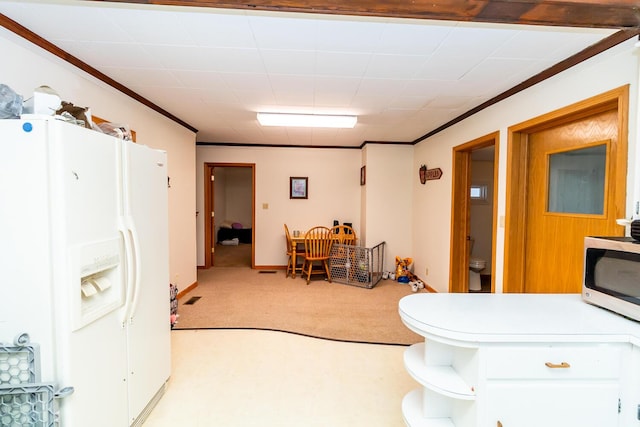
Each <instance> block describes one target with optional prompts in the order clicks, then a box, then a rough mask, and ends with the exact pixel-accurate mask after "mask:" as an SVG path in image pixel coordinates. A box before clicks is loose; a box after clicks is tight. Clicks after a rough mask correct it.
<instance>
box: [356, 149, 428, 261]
mask: <svg viewBox="0 0 640 427" xmlns="http://www.w3.org/2000/svg"><path fill="white" fill-rule="evenodd" d="M364 161H365V165H366V185H365V186H364V188H363V193H364V197H365V203H364V206H365V212H364V213H363V216H364V217H365V218H366V227H365V228H364V232H363V233H362V234H363V239H362V240H363V245H364V246H366V247H369V248H370V247H373V246H374V245H377V244H378V243H380V242H385V263H384V270H386V271H393V270H394V269H395V257H396V256H399V257H401V258H407V257H413V256H414V254H413V252H412V251H413V249H412V242H413V238H414V235H413V233H412V232H411V223H412V218H413V216H414V215H415V214H416V212H414V209H413V198H412V194H413V185H414V184H415V183H416V182H418V181H419V176H418V170H417V169H416V170H415V171H414V170H413V169H412V165H413V146H412V145H386V144H368V145H367V146H366V148H365V155H364Z"/></svg>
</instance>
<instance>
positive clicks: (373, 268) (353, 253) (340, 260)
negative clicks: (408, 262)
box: [329, 242, 385, 289]
mask: <svg viewBox="0 0 640 427" xmlns="http://www.w3.org/2000/svg"><path fill="white" fill-rule="evenodd" d="M384 246H385V242H382V243H379V244H377V245H375V246H374V247H372V248H365V247H362V246H354V245H343V244H339V243H334V244H333V246H332V247H331V255H330V257H329V269H330V271H331V281H333V282H337V283H343V284H345V285H353V286H359V287H362V288H368V289H371V288H373V287H374V286H375V285H376V284H377V283H378V282H379V281H380V280H381V279H382V270H383V266H384Z"/></svg>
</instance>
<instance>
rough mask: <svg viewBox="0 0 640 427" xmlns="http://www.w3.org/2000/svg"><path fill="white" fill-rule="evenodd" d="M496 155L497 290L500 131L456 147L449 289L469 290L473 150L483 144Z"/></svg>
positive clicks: (493, 244) (493, 243)
mask: <svg viewBox="0 0 640 427" xmlns="http://www.w3.org/2000/svg"><path fill="white" fill-rule="evenodd" d="M491 146H493V147H494V148H495V150H494V153H495V154H494V159H493V190H492V191H493V201H492V202H493V209H492V210H493V215H492V217H493V218H492V224H491V227H492V229H491V253H492V255H491V257H492V259H493V262H492V263H491V292H492V293H493V292H495V276H496V275H495V268H496V267H495V266H496V263H495V259H496V223H497V222H496V221H497V211H498V210H497V207H498V191H497V185H498V165H499V162H498V152H499V148H500V132H493V133H490V134H488V135H484V136H481V137H480V138H477V139H474V140H473V141H469V142H467V143H464V144H462V145H458V146H456V147H453V167H452V170H453V174H452V176H453V177H452V183H451V240H450V245H449V248H450V251H449V292H457V293H464V292H469V274H468V272H469V229H470V217H469V211H470V207H471V196H470V194H469V190H470V188H471V153H472V152H473V151H475V150H479V149H481V148H486V147H491Z"/></svg>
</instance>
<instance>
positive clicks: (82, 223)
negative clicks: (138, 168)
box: [49, 121, 127, 427]
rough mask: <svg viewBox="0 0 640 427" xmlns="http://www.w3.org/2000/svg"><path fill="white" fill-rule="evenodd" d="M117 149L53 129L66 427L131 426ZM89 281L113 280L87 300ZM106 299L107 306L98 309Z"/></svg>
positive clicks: (58, 125)
mask: <svg viewBox="0 0 640 427" xmlns="http://www.w3.org/2000/svg"><path fill="white" fill-rule="evenodd" d="M118 145H119V142H118V140H116V139H115V138H113V137H110V136H107V135H103V134H100V133H98V132H95V131H91V130H88V129H84V128H82V127H79V126H76V125H71V124H68V123H62V122H59V121H51V122H50V124H49V148H50V156H51V172H50V203H51V205H52V207H51V212H52V221H51V224H52V236H53V237H52V241H53V242H55V243H54V249H53V253H54V255H53V259H54V298H55V305H54V307H55V319H56V323H55V325H56V327H55V331H56V332H55V334H56V341H57V346H56V359H57V366H58V368H59V375H58V378H57V380H58V382H59V383H60V384H61V385H65V386H73V387H74V388H75V392H74V393H73V394H72V395H71V396H69V397H67V398H65V399H63V400H62V403H61V420H62V425H64V426H65V427H76V426H77V427H84V426H88V425H91V426H120V425H125V424H126V421H127V418H126V417H127V396H126V373H127V369H126V368H127V360H126V333H125V329H124V327H123V325H122V322H121V319H120V318H119V316H118V314H119V310H118V308H119V307H121V306H122V301H123V287H122V272H121V263H122V261H121V256H120V252H121V251H122V238H121V236H120V233H119V231H118V205H119V198H118V196H119V191H118V181H119V180H118V173H119V171H118V162H117V158H118V149H117V147H118ZM89 278H92V279H91V280H93V279H96V280H97V279H99V278H102V279H104V278H108V285H109V286H108V287H105V286H106V285H105V284H104V280H103V281H102V283H103V284H102V285H99V283H96V284H95V285H94V284H90V285H91V286H94V287H95V290H96V294H93V295H90V293H87V292H86V288H84V289H83V283H84V284H86V283H85V282H86V280H89ZM99 287H103V288H104V289H103V291H100V289H99ZM101 293H104V295H105V296H106V298H104V299H102V300H96V301H93V299H94V298H96V297H97V296H98V294H101ZM100 305H104V309H99V306H100ZM78 310H80V311H82V312H83V313H84V316H83V315H80V317H78ZM78 319H80V320H81V321H80V323H78ZM82 319H84V320H82Z"/></svg>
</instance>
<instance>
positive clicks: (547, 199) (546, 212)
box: [524, 109, 624, 293]
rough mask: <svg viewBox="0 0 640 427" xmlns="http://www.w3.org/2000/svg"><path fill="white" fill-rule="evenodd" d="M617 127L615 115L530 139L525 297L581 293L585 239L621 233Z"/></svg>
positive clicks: (610, 113) (602, 115)
mask: <svg viewBox="0 0 640 427" xmlns="http://www.w3.org/2000/svg"><path fill="white" fill-rule="evenodd" d="M617 122H618V120H617V110H615V109H614V110H608V111H604V112H600V113H597V114H595V115H591V116H588V117H585V118H582V119H578V120H575V121H572V122H570V123H566V124H562V125H559V126H555V127H552V128H550V129H545V130H541V131H538V132H534V133H531V134H530V135H529V152H528V159H527V171H528V176H527V184H526V188H527V191H526V237H525V270H524V273H525V275H524V277H525V284H524V292H527V293H573V292H580V290H581V285H582V268H583V251H584V237H585V236H594V235H595V236H613V235H620V234H621V232H622V231H623V230H622V228H621V227H620V226H618V225H617V224H616V222H615V220H616V216H617V214H619V212H616V203H615V195H616V192H617V191H624V188H618V187H619V184H616V168H615V161H613V160H612V159H616V158H617V146H618V144H617V137H618V128H617ZM622 187H624V184H622Z"/></svg>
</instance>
